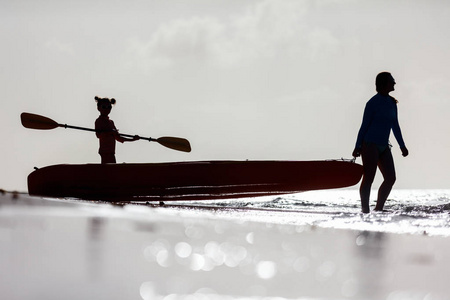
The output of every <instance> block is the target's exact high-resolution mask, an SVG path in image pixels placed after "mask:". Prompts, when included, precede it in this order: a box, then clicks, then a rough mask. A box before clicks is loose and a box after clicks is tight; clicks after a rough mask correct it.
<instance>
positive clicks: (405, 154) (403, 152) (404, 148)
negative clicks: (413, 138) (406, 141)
mask: <svg viewBox="0 0 450 300" xmlns="http://www.w3.org/2000/svg"><path fill="white" fill-rule="evenodd" d="M400 150H402V155H403V157H407V156H408V154H409V151H408V149H406V147H401V148H400Z"/></svg>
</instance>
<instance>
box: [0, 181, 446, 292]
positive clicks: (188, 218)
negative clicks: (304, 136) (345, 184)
mask: <svg viewBox="0 0 450 300" xmlns="http://www.w3.org/2000/svg"><path fill="white" fill-rule="evenodd" d="M449 194H450V193H449V191H396V192H394V193H393V194H392V195H391V198H392V200H390V201H389V202H388V206H387V208H389V209H391V210H392V211H391V212H388V213H373V214H369V215H361V214H360V213H359V205H358V201H357V199H358V195H357V192H355V191H350V190H339V191H323V192H311V193H302V194H295V195H289V196H284V197H278V198H276V197H272V198H270V197H267V198H258V199H241V200H221V201H208V202H203V201H202V202H188V203H180V202H177V203H175V204H176V205H181V206H175V205H171V204H167V206H166V207H158V206H156V207H155V206H152V205H133V204H127V205H117V204H115V205H111V204H109V203H93V202H87V201H75V200H70V201H68V200H58V199H42V198H34V197H27V196H19V197H18V198H13V197H10V196H9V195H3V196H2V195H0V265H1V266H2V268H1V269H0V278H1V280H0V295H1V296H2V297H1V298H2V299H10V300H15V299H46V300H48V299H61V298H64V299H108V300H111V299H139V300H141V299H143V300H153V299H155V300H181V299H183V300H191V299H200V300H202V299H213V300H214V299H217V300H229V299H246V300H247V299H248V300H257V299H268V300H281V299H302V300H325V299H326V300H343V299H355V300H363V299H364V300H370V299H374V300H378V299H388V300H403V299H417V300H419V299H421V300H443V299H448V295H449V293H450V288H449V287H448V283H447V281H448V274H449V272H448V267H449V266H450V238H449V237H448V236H449V225H448V220H447V218H448V211H447V208H446V205H447V202H448V195H449ZM183 205H185V206H183ZM340 228H346V229H352V230H342V229H340ZM425 231H426V234H424V232H425ZM430 235H433V236H430Z"/></svg>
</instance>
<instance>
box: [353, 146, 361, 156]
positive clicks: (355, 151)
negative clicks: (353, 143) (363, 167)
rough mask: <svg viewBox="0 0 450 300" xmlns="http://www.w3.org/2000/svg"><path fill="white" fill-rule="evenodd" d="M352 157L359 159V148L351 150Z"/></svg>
mask: <svg viewBox="0 0 450 300" xmlns="http://www.w3.org/2000/svg"><path fill="white" fill-rule="evenodd" d="M352 155H353V157H359V156H360V155H361V148H359V147H356V148H355V150H353V153H352Z"/></svg>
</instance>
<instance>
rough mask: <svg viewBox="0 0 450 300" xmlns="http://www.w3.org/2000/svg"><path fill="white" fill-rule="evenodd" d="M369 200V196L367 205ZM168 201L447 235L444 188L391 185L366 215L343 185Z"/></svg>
mask: <svg viewBox="0 0 450 300" xmlns="http://www.w3.org/2000/svg"><path fill="white" fill-rule="evenodd" d="M372 195H376V191H372ZM375 197H376V196H375ZM372 198H373V196H372ZM375 199H376V198H375ZM375 199H374V200H371V209H372V210H373V208H374V206H375V203H376V201H375ZM167 204H169V203H167ZM170 204H173V206H174V207H173V208H176V207H175V205H185V206H187V207H191V206H192V208H193V209H195V208H196V207H197V208H198V209H204V210H206V209H207V208H208V207H210V208H223V210H222V211H221V213H218V211H213V212H212V213H214V214H215V215H216V216H219V217H227V218H237V219H240V218H245V219H249V220H252V221H263V222H272V223H279V224H295V225H312V226H318V227H325V228H340V229H354V230H366V231H376V232H389V233H409V234H425V235H438V236H450V190H394V191H393V192H392V193H391V195H390V197H389V199H388V201H387V202H386V204H385V210H386V211H385V212H375V211H372V212H371V213H370V214H361V209H360V202H359V193H358V191H356V190H345V189H344V190H327V191H312V192H305V193H298V194H291V195H284V196H280V197H260V198H244V199H231V200H215V201H197V202H196V201H189V202H172V203H170ZM169 206H170V205H169ZM205 206H206V207H205ZM225 208H226V209H225ZM233 208H234V210H233ZM183 209H185V207H184V208H183ZM219 211H220V210H219Z"/></svg>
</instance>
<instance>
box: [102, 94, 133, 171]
mask: <svg viewBox="0 0 450 300" xmlns="http://www.w3.org/2000/svg"><path fill="white" fill-rule="evenodd" d="M95 101H96V102H97V109H98V111H99V112H100V116H99V117H98V118H97V120H95V134H96V135H97V138H98V139H99V143H100V148H99V150H98V153H99V154H100V157H101V159H102V164H108V163H116V156H115V153H116V141H119V142H121V143H123V142H132V141H137V140H139V136H138V135H136V136H134V137H133V138H125V137H123V136H121V135H120V134H119V131H118V130H117V128H116V126H115V125H114V122H113V121H112V120H111V119H109V114H110V113H111V109H112V106H113V105H114V104H116V100H115V99H114V98H111V99H109V98H100V97H97V96H95Z"/></svg>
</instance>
